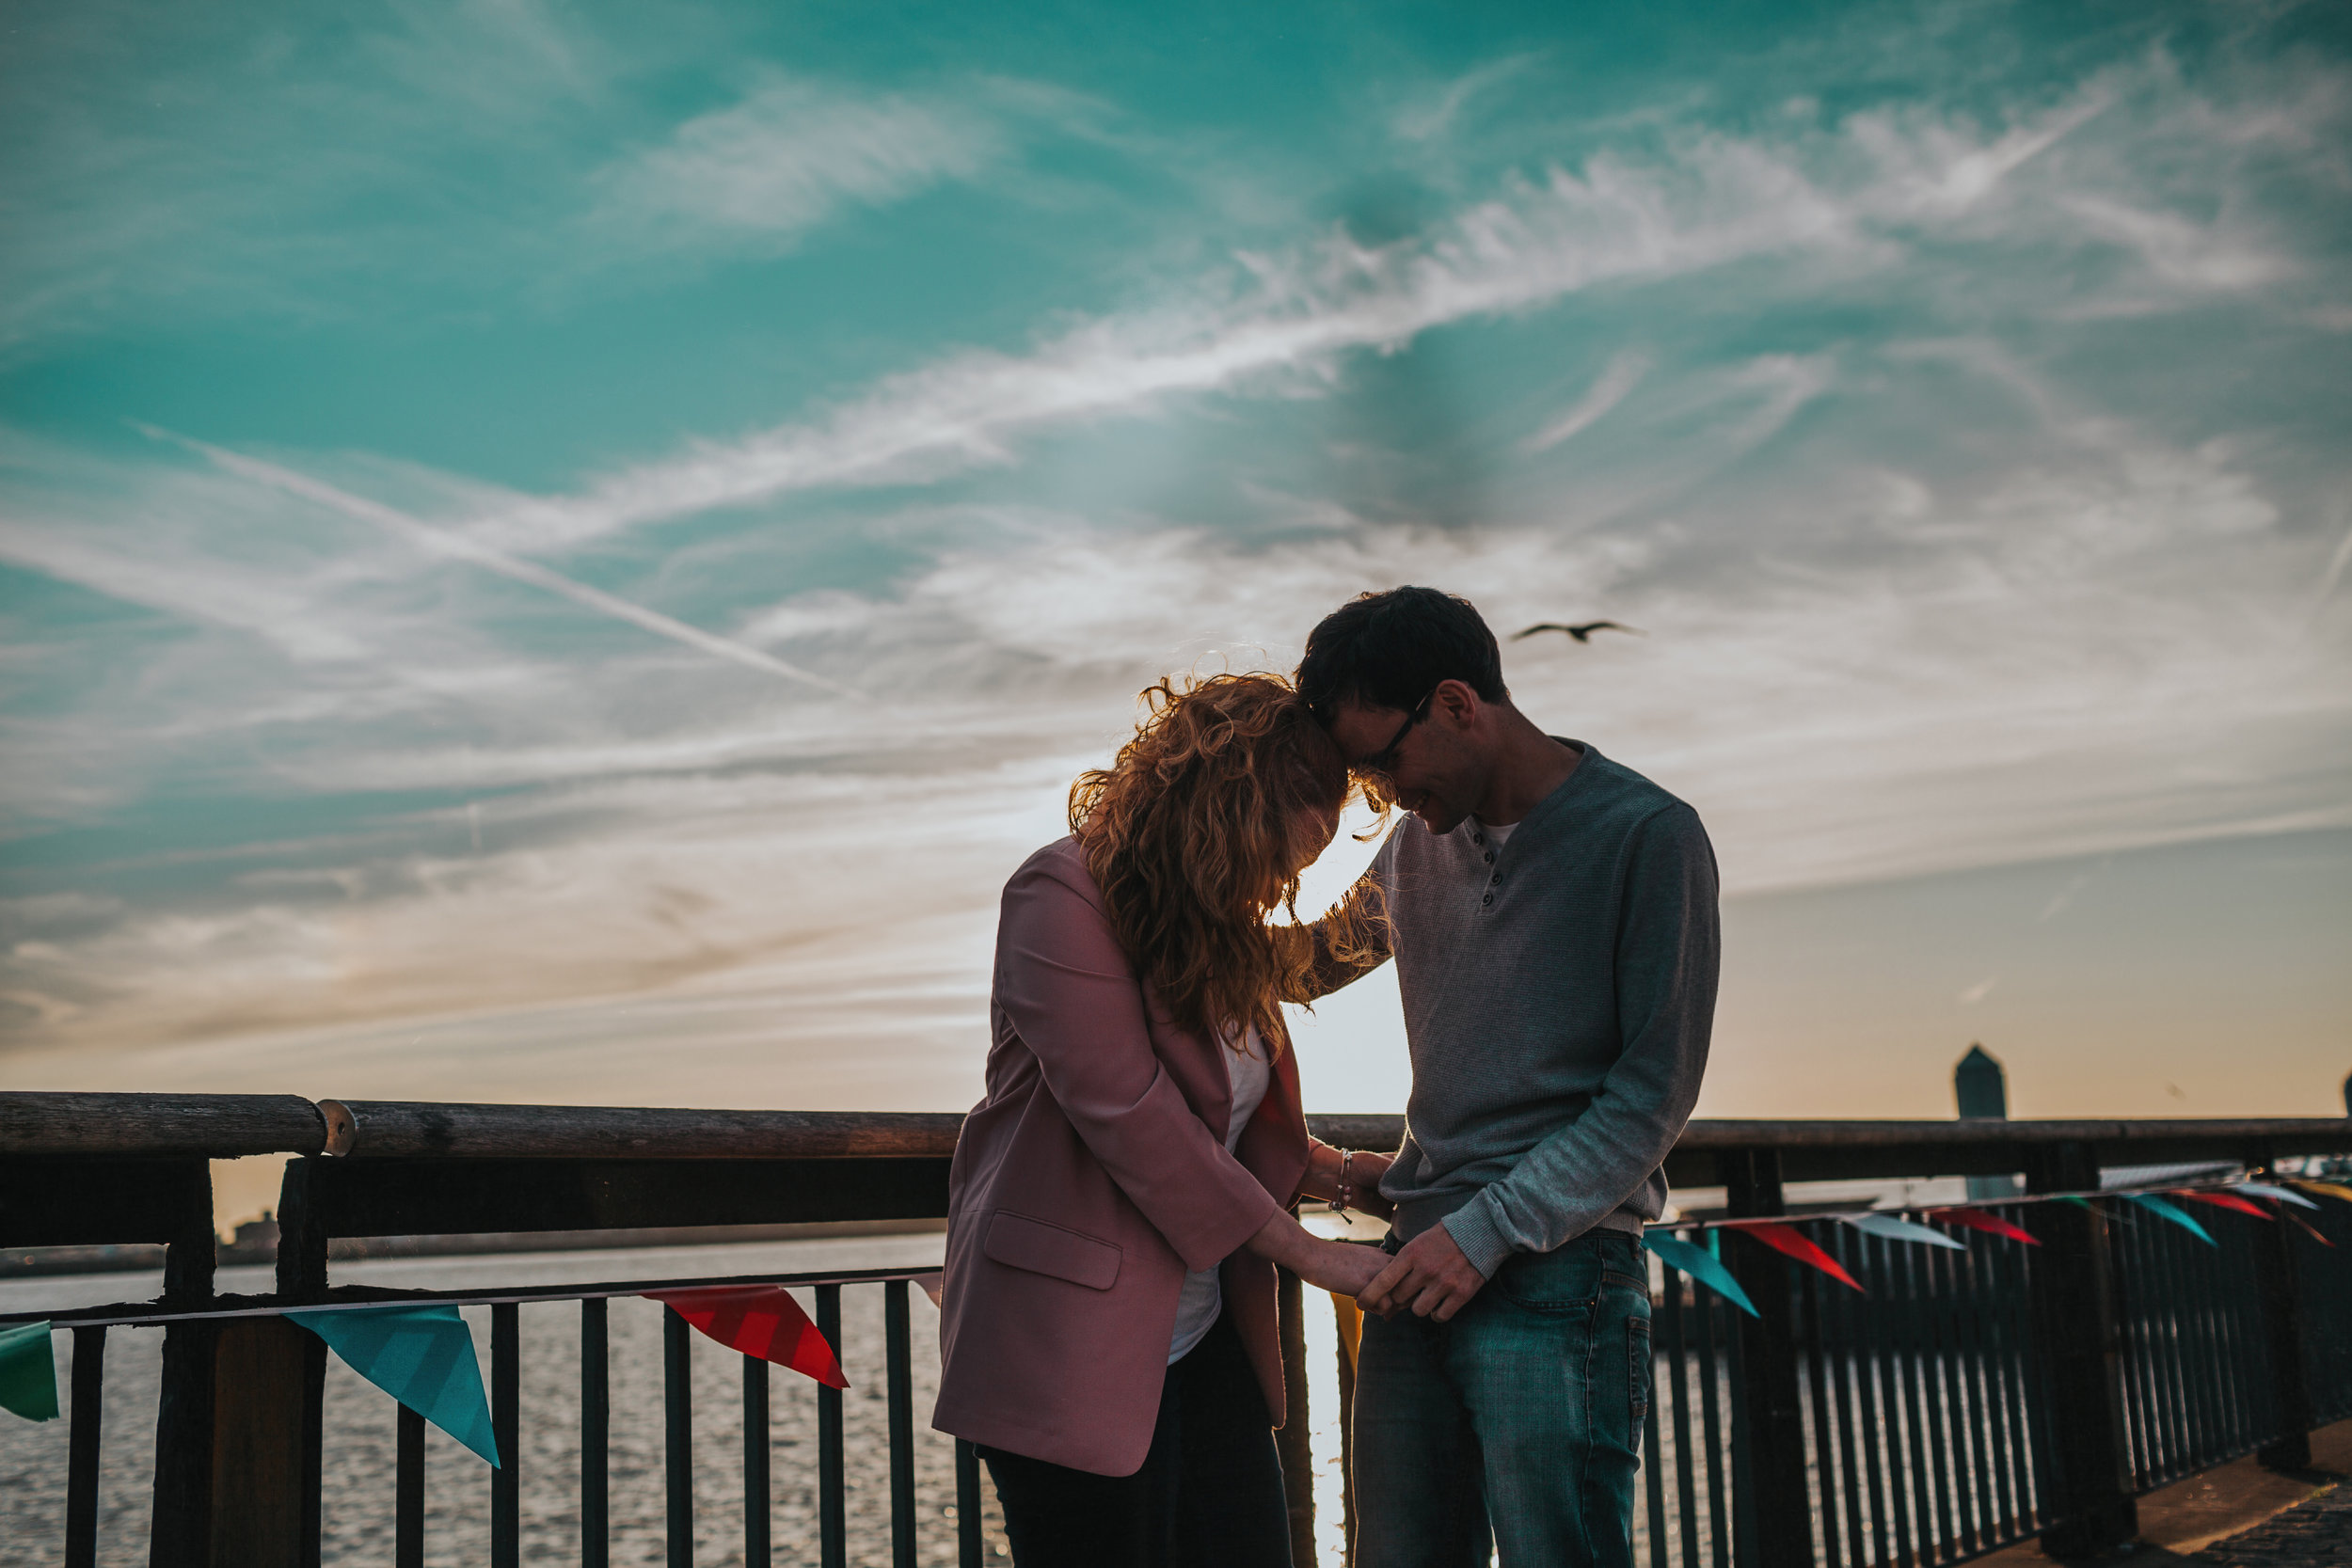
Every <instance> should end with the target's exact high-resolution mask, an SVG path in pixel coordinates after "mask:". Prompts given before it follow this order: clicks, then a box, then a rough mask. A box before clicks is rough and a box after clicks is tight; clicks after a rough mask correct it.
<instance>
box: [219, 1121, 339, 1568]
mask: <svg viewBox="0 0 2352 1568" xmlns="http://www.w3.org/2000/svg"><path fill="white" fill-rule="evenodd" d="M324 1164H326V1162H325V1161H324V1160H323V1159H317V1158H312V1157H310V1156H307V1155H306V1156H304V1157H303V1158H301V1159H298V1160H289V1161H288V1162H287V1163H286V1172H285V1176H284V1178H283V1179H282V1180H280V1182H279V1184H278V1270H277V1273H278V1299H279V1300H281V1301H288V1302H316V1301H325V1300H326V1239H327V1234H328V1231H329V1229H330V1222H329V1219H328V1215H327V1206H326V1201H325V1197H324V1195H323V1194H322V1193H321V1192H320V1191H319V1180H318V1176H319V1171H320V1168H321V1167H322V1166H323V1165H324ZM301 1350H302V1370H301V1379H302V1382H301V1392H300V1398H301V1410H300V1420H301V1422H302V1437H301V1449H300V1452H299V1455H298V1458H297V1464H298V1465H300V1479H299V1481H298V1483H297V1484H298V1485H299V1487H300V1489H301V1499H302V1501H301V1507H302V1519H301V1525H300V1530H299V1535H298V1554H299V1555H298V1560H299V1561H300V1562H301V1564H302V1568H318V1563H319V1558H320V1550H321V1545H322V1540H323V1537H324V1534H325V1525H326V1513H325V1511H326V1341H325V1340H323V1339H320V1338H317V1337H316V1336H314V1335H309V1334H306V1335H303V1336H302V1337H301ZM217 1502H218V1499H217V1497H215V1506H217ZM263 1506H266V1505H263ZM217 1555H218V1554H217V1553H215V1556H217Z"/></svg>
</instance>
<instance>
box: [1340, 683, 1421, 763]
mask: <svg viewBox="0 0 2352 1568" xmlns="http://www.w3.org/2000/svg"><path fill="white" fill-rule="evenodd" d="M1443 684H1445V683H1444V682H1442V681H1440V682H1439V683H1438V685H1439V686H1442V685H1443ZM1437 695H1438V688H1437V687H1435V686H1433V687H1431V688H1430V689H1429V695H1428V696H1426V697H1423V698H1422V700H1421V701H1420V702H1418V703H1415V704H1414V705H1413V711H1412V712H1410V713H1408V714H1406V716H1405V722H1403V723H1402V724H1399V725H1398V726H1397V727H1396V733H1395V734H1394V735H1392V736H1389V743H1388V744H1387V745H1386V746H1383V747H1381V748H1380V749H1379V750H1378V751H1376V752H1373V753H1372V755H1370V756H1368V757H1365V758H1363V759H1362V760H1361V761H1359V762H1352V763H1349V764H1348V765H1347V770H1348V771H1349V772H1351V773H1353V774H1355V775H1356V776H1357V777H1358V778H1359V779H1360V778H1375V779H1386V778H1387V777H1388V776H1389V772H1390V769H1391V768H1394V767H1395V766H1396V752H1397V748H1398V747H1400V746H1402V745H1404V744H1405V737H1406V736H1408V735H1410V734H1412V733H1413V726H1414V725H1416V724H1418V723H1420V722H1421V721H1422V720H1424V719H1426V718H1428V717H1429V705H1430V704H1431V703H1432V702H1434V701H1435V700H1436V699H1437Z"/></svg>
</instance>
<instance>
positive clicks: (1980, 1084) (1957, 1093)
mask: <svg viewBox="0 0 2352 1568" xmlns="http://www.w3.org/2000/svg"><path fill="white" fill-rule="evenodd" d="M1952 1096H1953V1098H1954V1099H1956V1100H1958V1101H1960V1115H1961V1119H1962V1120H1963V1121H1966V1120H1969V1119H1971V1118H1975V1117H1982V1118H1984V1119H1986V1120H1991V1121H2007V1120H2008V1119H2009V1083H2008V1080H2007V1079H2006V1078H2005V1077H2004V1076H2003V1075H2002V1072H2001V1064H2000V1063H1999V1062H1998V1061H1997V1060H1995V1059H1994V1055H1993V1053H1991V1052H1989V1051H1987V1050H1986V1049H1985V1048H1984V1045H1983V1043H1982V1042H1981V1041H1976V1040H1972V1041H1970V1042H1969V1045H1968V1054H1967V1055H1965V1056H1963V1057H1962V1058H1961V1059H1960V1065H1959V1066H1957V1067H1955V1068H1953V1069H1952ZM1968 1196H1970V1197H1971V1198H1978V1199H1983V1198H2003V1197H2015V1196H2017V1179H2016V1178H2015V1177H2012V1176H1972V1177H1970V1178H1969V1179H1968Z"/></svg>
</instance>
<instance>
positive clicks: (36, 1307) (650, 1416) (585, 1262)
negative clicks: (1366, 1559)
mask: <svg viewBox="0 0 2352 1568" xmlns="http://www.w3.org/2000/svg"><path fill="white" fill-rule="evenodd" d="M941 1246H942V1239H941V1238H940V1237H939V1236H937V1235H921V1236H889V1237H860V1238H854V1239H842V1240H834V1241H807V1242H780V1243H758V1244H754V1245H744V1246H712V1247H662V1248H646V1249H644V1250H639V1251H627V1252H578V1253H535V1254H527V1255H515V1256H507V1257H497V1258H479V1257H475V1258H419V1259H375V1260H372V1261H366V1262H349V1263H338V1264H337V1265H336V1266H335V1269H334V1278H335V1281H336V1282H337V1283H338V1284H363V1283H364V1284H370V1285H387V1286H405V1287H409V1288H416V1289H426V1290H437V1291H466V1290H487V1289H492V1288H496V1287H500V1286H510V1285H543V1284H563V1283H594V1282H599V1281H609V1280H621V1279H648V1280H651V1279H680V1278H694V1277H711V1276H725V1275H748V1274H764V1273H767V1274H804V1273H812V1272H816V1271H819V1270H834V1269H857V1268H885V1267H890V1268H898V1267H908V1268H922V1267H928V1266H936V1265H937V1264H938V1262H939V1260H940V1253H941ZM162 1288H163V1279H162V1275H160V1274H117V1275H78V1276H70V1277H63V1278H51V1279H29V1280H13V1281H8V1282H5V1283H0V1311H7V1312H25V1311H42V1310H52V1309H60V1308H64V1307H79V1306H89V1305H95V1304H98V1303H101V1302H110V1301H139V1300H146V1299H151V1298H152V1297H153V1296H154V1295H156V1294H157V1293H158V1292H159V1291H161V1290H162ZM271 1288H272V1280H271V1277H270V1274H269V1271H268V1270H266V1269H262V1268H240V1269H223V1270H222V1271H221V1273H220V1278H219V1282H218V1286H217V1289H218V1290H220V1291H222V1292H223V1293H224V1294H226V1293H230V1292H235V1293H240V1294H242V1293H259V1292H262V1291H268V1290H270V1289H271ZM799 1293H800V1295H801V1297H802V1305H803V1307H807V1308H808V1309H809V1311H810V1314H811V1316H812V1317H813V1316H814V1315H815V1302H814V1301H813V1300H812V1299H811V1298H810V1296H809V1293H808V1292H805V1291H803V1292H799ZM910 1295H911V1297H912V1306H913V1314H912V1316H913V1325H912V1327H913V1333H912V1341H913V1351H914V1356H913V1360H914V1429H915V1432H914V1436H915V1496H916V1511H917V1520H918V1527H917V1534H918V1544H919V1552H918V1560H920V1561H922V1562H923V1563H926V1564H941V1565H950V1564H953V1563H954V1562H955V1561H956V1520H955V1516H954V1507H955V1500H956V1492H955V1454H954V1445H953V1442H952V1440H951V1439H949V1438H948V1437H946V1435H945V1434H943V1433H936V1432H933V1431H931V1430H930V1412H931V1405H932V1402H933V1401H934V1400H935V1399H936V1398H937V1395H938V1388H939V1332H938V1331H939V1315H938V1313H937V1312H936V1311H934V1310H933V1309H932V1307H931V1306H930V1302H929V1301H928V1300H927V1299H925V1297H924V1296H923V1294H922V1292H921V1291H911V1292H910ZM1307 1308H1308V1309H1307V1333H1308V1358H1307V1359H1308V1372H1309V1385H1308V1398H1309V1403H1310V1407H1311V1409H1310V1425H1311V1433H1312V1438H1313V1453H1314V1460H1315V1478H1316V1493H1317V1498H1318V1502H1319V1503H1320V1505H1321V1506H1320V1507H1319V1509H1318V1517H1317V1520H1316V1524H1317V1529H1316V1537H1317V1539H1316V1545H1317V1548H1318V1552H1317V1555H1318V1556H1319V1557H1320V1558H1321V1559H1322V1560H1324V1561H1326V1562H1330V1563H1337V1562H1339V1561H1340V1560H1342V1558H1341V1542H1340V1539H1339V1536H1340V1503H1339V1484H1340V1474H1339V1455H1340V1441H1339V1420H1338V1409H1339V1387H1338V1377H1337V1370H1336V1366H1337V1364H1336V1360H1335V1357H1336V1355H1337V1354H1338V1341H1337V1338H1336V1333H1335V1329H1334V1325H1333V1321H1332V1315H1331V1310H1330V1302H1329V1298H1328V1297H1327V1296H1325V1295H1324V1294H1323V1293H1322V1292H1321V1291H1308V1292H1307ZM464 1310H465V1316H466V1319H467V1321H468V1322H469V1323H470V1324H471V1325H472V1327H473V1333H474V1346H475V1350H476V1353H477V1354H479V1355H480V1356H481V1358H482V1361H483V1364H484V1370H485V1383H486V1381H487V1380H486V1372H487V1370H488V1358H489V1335H490V1324H489V1315H490V1314H489V1309H488V1308H487V1307H468V1308H465V1309H464ZM610 1314H611V1316H610V1332H611V1349H612V1373H611V1376H612V1459H611V1478H612V1479H611V1488H612V1561H613V1562H614V1563H616V1564H622V1563H628V1564H659V1563H660V1562H661V1561H663V1560H664V1550H665V1535H664V1530H665V1523H664V1514H663V1507H664V1497H663V1491H664V1488H663V1475H664V1469H663V1450H662V1370H661V1314H660V1307H659V1306H658V1305H657V1304H655V1303H653V1302H649V1301H644V1300H640V1299H635V1298H630V1297H622V1298H618V1299H616V1300H614V1301H613V1302H612V1306H611V1307H610ZM841 1320H842V1323H841V1328H842V1341H843V1343H842V1352H843V1354H842V1361H843V1370H844V1371H845V1372H846V1373H847V1375H848V1377H849V1379H850V1391H849V1393H848V1395H847V1397H846V1398H845V1399H844V1400H843V1425H844V1429H845V1434H846V1443H847V1449H848V1465H847V1470H848V1477H849V1490H848V1514H849V1531H850V1561H851V1562H853V1563H860V1564H886V1563H888V1562H889V1561H890V1560H891V1558H890V1481H889V1462H888V1455H889V1430H888V1426H887V1424H886V1423H887V1420H888V1411H889V1405H888V1402H887V1400H886V1397H885V1386H884V1375H883V1373H884V1365H885V1363H884V1359H883V1357H884V1350H883V1338H882V1287H881V1286H879V1285H850V1286H845V1287H844V1288H843V1290H842V1292H841ZM519 1321H520V1325H521V1340H522V1449H523V1451H522V1454H521V1455H520V1463H521V1475H522V1486H521V1514H522V1560H524V1561H525V1562H536V1563H567V1562H577V1561H578V1560H579V1553H580V1536H579V1528H580V1527H579V1503H580V1495H579V1478H580V1448H579V1435H580V1402H579V1396H580V1362H579V1354H580V1307H579V1305H578V1304H577V1303H575V1302H551V1303H547V1304H544V1305H537V1304H528V1303H527V1304H525V1305H524V1306H523V1307H521V1309H520V1313H519ZM53 1342H54V1343H55V1345H56V1353H57V1380H58V1390H59V1397H60V1400H61V1402H62V1400H63V1399H64V1397H65V1395H66V1391H67V1390H68V1388H69V1387H70V1386H71V1385H70V1381H69V1380H70V1377H71V1369H72V1340H71V1338H70V1337H68V1336H66V1335H62V1334H60V1335H58V1336H56V1338H55V1339H54V1341H53ZM162 1345H163V1334H162V1331H161V1330H160V1329H152V1328H117V1329H114V1330H112V1331H110V1332H109V1333H108V1335H107V1337H106V1398H105V1418H104V1427H103V1443H102V1449H101V1454H102V1457H101V1480H100V1493H99V1546H98V1560H99V1561H100V1562H101V1563H102V1564H107V1565H110V1568H136V1565H140V1564H144V1563H145V1562H146V1560H147V1536H148V1519H149V1508H150V1496H149V1488H150V1484H151V1479H152V1474H153V1467H154V1418H155V1401H156V1393H157V1386H158V1383H159V1379H160V1373H161V1353H162ZM693 1345H694V1355H693V1369H694V1375H693V1403H694V1462H695V1487H694V1491H695V1497H694V1534H695V1556H694V1560H695V1561H696V1562H697V1563H702V1564H714V1565H724V1564H729V1563H740V1562H741V1561H742V1543H743V1533H742V1532H743V1513H742V1509H743V1493H742V1424H741V1423H742V1385H741V1371H740V1368H741V1365H742V1360H741V1357H740V1356H739V1355H737V1354H734V1353H732V1352H730V1351H727V1350H725V1349H723V1348H722V1347H721V1346H719V1345H717V1344H714V1343H712V1342H711V1341H709V1340H707V1339H705V1338H702V1337H701V1336H699V1335H697V1336H695V1337H694V1338H693ZM816 1388H817V1386H816V1385H815V1384H813V1383H811V1382H809V1381H808V1380H807V1379H806V1378H803V1377H802V1376H800V1375H799V1374H798V1373H795V1372H789V1371H786V1370H783V1369H781V1368H777V1369H772V1370H771V1375H770V1380H769V1404H770V1411H769V1421H770V1433H771V1460H770V1464H771V1477H772V1479H771V1495H772V1498H773V1501H772V1506H771V1529H772V1531H773V1536H772V1539H773V1541H774V1550H775V1560H776V1561H778V1562H780V1563H789V1562H814V1561H815V1560H817V1529H818V1525H817V1400H816ZM393 1409H394V1407H393V1404H392V1402H391V1401H390V1400H389V1398H387V1397H386V1396H385V1395H384V1394H383V1393H381V1392H380V1391H378V1390H377V1389H376V1388H374V1387H373V1386H371V1385H369V1384H367V1383H365V1382H363V1381H362V1380H361V1379H360V1378H359V1377H358V1375H357V1374H356V1373H354V1372H353V1371H352V1370H350V1369H349V1368H347V1367H345V1366H344V1365H343V1364H342V1362H341V1361H340V1360H337V1359H336V1358H334V1357H333V1356H331V1355H330V1356H329V1357H328V1359H327V1373H326V1449H325V1461H324V1463H325V1507H324V1515H325V1522H324V1539H323V1542H322V1557H323V1560H324V1561H325V1562H326V1563H329V1564H341V1565H348V1568H376V1565H379V1564H380V1565H383V1568H389V1565H390V1563H391V1561H392V1477H393ZM67 1425H68V1423H67V1422H66V1421H64V1420H56V1421H51V1422H48V1423H45V1424H42V1425H35V1424H33V1423H31V1422H27V1421H23V1420H19V1419H17V1418H13V1417H8V1416H5V1415H0V1568H18V1565H24V1568H32V1565H35V1564H40V1565H44V1568H45V1565H48V1564H53V1563H55V1562H56V1561H57V1560H59V1559H60V1558H61V1557H62V1555H63V1552H64V1540H65V1478H66V1443H67ZM489 1474H490V1472H489V1470H488V1467H487V1466H485V1465H484V1464H483V1463H482V1462H481V1461H480V1460H478V1459H476V1458H475V1457H474V1456H473V1455H471V1454H470V1453H468V1452H467V1451H466V1450H465V1449H461V1448H459V1447H458V1446H457V1444H456V1443H455V1442H453V1441H452V1440H451V1439H450V1438H448V1437H447V1436H445V1435H444V1434H443V1433H441V1432H440V1431H438V1430H437V1429H435V1428H428V1429H427V1431H426V1438H425V1497H426V1520H425V1560H426V1561H427V1562H428V1563H432V1564H437V1565H446V1568H456V1565H459V1564H469V1565H470V1564H478V1563H481V1562H483V1561H485V1560H487V1559H488V1556H489V1511H490V1482H489ZM981 1491H982V1494H983V1496H984V1497H986V1498H987V1506H986V1508H985V1510H984V1513H983V1515H982V1534H983V1540H984V1541H985V1543H986V1557H985V1560H987V1561H988V1562H990V1563H992V1564H997V1563H1008V1562H1009V1561H1010V1558H1009V1555H1008V1554H1007V1552H1006V1551H1005V1544H1004V1526H1003V1519H1002V1516H1001V1515H1000V1514H999V1513H998V1511H997V1508H996V1504H995V1499H994V1497H993V1492H992V1490H991V1488H990V1487H989V1485H988V1482H987V1481H986V1478H985V1474H983V1478H982V1481H981Z"/></svg>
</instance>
